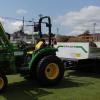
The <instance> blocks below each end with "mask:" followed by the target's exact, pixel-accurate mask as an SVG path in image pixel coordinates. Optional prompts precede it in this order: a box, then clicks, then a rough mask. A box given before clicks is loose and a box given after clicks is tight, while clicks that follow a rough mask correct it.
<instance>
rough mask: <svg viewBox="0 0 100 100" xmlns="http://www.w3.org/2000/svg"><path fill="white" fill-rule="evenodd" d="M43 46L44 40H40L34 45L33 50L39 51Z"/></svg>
mask: <svg viewBox="0 0 100 100" xmlns="http://www.w3.org/2000/svg"><path fill="white" fill-rule="evenodd" d="M44 46H45V40H44V39H41V40H40V41H39V42H38V43H37V44H36V45H35V49H36V50H37V49H41V48H43V47H44Z"/></svg>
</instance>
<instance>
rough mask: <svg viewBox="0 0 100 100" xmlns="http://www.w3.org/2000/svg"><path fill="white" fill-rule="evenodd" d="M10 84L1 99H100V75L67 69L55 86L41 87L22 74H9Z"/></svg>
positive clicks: (0, 96)
mask: <svg viewBox="0 0 100 100" xmlns="http://www.w3.org/2000/svg"><path fill="white" fill-rule="evenodd" d="M8 80H9V86H8V88H7V90H6V91H5V92H4V93H3V94H1V95H0V100H100V75H99V73H98V74H95V73H85V72H79V71H71V70H69V71H66V73H65V78H64V79H63V81H62V82H61V83H60V84H59V85H58V86H54V87H41V86H39V85H38V84H37V83H36V82H34V81H27V80H25V79H24V78H23V77H20V75H11V76H8Z"/></svg>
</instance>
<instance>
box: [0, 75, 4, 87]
mask: <svg viewBox="0 0 100 100" xmlns="http://www.w3.org/2000/svg"><path fill="white" fill-rule="evenodd" d="M3 86H4V80H3V79H2V78H1V77H0V89H2V88H3Z"/></svg>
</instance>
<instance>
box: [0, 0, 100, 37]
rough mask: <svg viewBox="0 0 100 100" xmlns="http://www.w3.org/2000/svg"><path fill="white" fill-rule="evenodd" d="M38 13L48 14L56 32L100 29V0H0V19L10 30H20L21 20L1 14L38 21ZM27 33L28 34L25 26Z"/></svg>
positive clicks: (79, 32)
mask: <svg viewBox="0 0 100 100" xmlns="http://www.w3.org/2000/svg"><path fill="white" fill-rule="evenodd" d="M40 14H42V15H43V16H50V17H51V20H52V31H53V33H56V34H64V35H76V34H81V33H83V32H84V31H86V30H90V32H91V33H93V32H94V28H95V32H96V33H99V32H100V29H99V28H100V0H0V21H1V22H2V24H3V26H4V28H5V30H6V31H7V32H9V33H13V32H14V31H17V30H19V29H20V27H21V25H22V21H18V20H8V19H5V18H4V17H11V18H17V19H22V18H23V16H24V17H25V20H32V19H34V20H37V19H38V18H39V15H40ZM27 24H29V23H27ZM26 32H29V33H31V32H30V31H29V30H28V29H26Z"/></svg>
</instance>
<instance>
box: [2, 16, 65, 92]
mask: <svg viewBox="0 0 100 100" xmlns="http://www.w3.org/2000/svg"><path fill="white" fill-rule="evenodd" d="M44 21H45V22H44ZM42 24H46V27H47V29H48V39H46V40H45V39H44V38H43V34H42ZM34 31H35V32H38V36H39V38H38V41H37V43H36V44H35V49H34V50H33V51H32V54H31V56H30V57H29V56H28V54H27V52H28V51H27V50H25V49H19V48H17V49H16V48H15V47H14V46H13V44H11V43H10V41H9V40H8V38H7V36H6V34H5V31H4V29H3V27H2V25H1V24H0V92H2V91H3V90H5V89H6V87H7V84H8V81H7V77H6V75H8V74H16V73H20V74H21V75H23V77H26V76H30V77H31V78H32V79H35V80H37V81H38V82H39V83H40V84H42V85H48V86H51V85H56V84H58V83H59V82H60V81H61V80H62V79H63V76H64V65H63V63H62V61H61V59H59V58H58V57H57V56H56V51H57V49H56V48H54V47H53V43H52V38H53V37H54V35H53V34H52V33H51V19H50V17H49V16H45V17H41V18H40V19H39V22H38V23H36V24H35V25H34ZM47 40H48V41H47ZM29 58H30V59H29Z"/></svg>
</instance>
